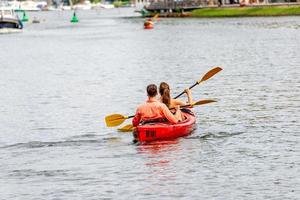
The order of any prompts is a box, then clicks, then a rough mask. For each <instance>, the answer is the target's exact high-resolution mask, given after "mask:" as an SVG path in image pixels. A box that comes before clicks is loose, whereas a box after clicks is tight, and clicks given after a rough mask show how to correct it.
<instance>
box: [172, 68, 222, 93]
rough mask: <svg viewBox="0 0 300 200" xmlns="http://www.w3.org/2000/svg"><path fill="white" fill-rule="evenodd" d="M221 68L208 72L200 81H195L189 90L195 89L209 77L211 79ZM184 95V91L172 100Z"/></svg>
mask: <svg viewBox="0 0 300 200" xmlns="http://www.w3.org/2000/svg"><path fill="white" fill-rule="evenodd" d="M221 70H222V68H221V67H215V68H213V69H211V70H209V71H208V72H207V73H206V74H205V75H204V76H203V77H202V79H201V80H200V81H197V82H196V83H195V84H194V85H192V86H191V87H189V89H192V88H193V87H195V86H196V85H198V84H199V83H201V82H203V81H206V80H208V79H210V78H211V77H213V76H214V75H215V74H216V73H218V72H219V71H221ZM184 93H185V91H183V92H181V93H180V94H179V95H177V96H176V97H175V98H174V99H177V98H178V97H180V96H181V95H183V94H184Z"/></svg>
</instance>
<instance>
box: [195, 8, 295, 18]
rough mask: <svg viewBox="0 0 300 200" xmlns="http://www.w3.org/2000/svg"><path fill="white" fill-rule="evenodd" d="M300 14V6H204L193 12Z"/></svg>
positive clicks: (197, 14)
mask: <svg viewBox="0 0 300 200" xmlns="http://www.w3.org/2000/svg"><path fill="white" fill-rule="evenodd" d="M285 15H300V7H297V6H295V7H291V6H290V7H255V8H253V7H239V8H204V9H197V10H194V11H193V12H192V16H193V17H240V16H245V17H247V16H285Z"/></svg>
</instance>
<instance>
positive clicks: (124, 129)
mask: <svg viewBox="0 0 300 200" xmlns="http://www.w3.org/2000/svg"><path fill="white" fill-rule="evenodd" d="M133 129H134V127H133V125H132V124H127V125H125V126H123V127H121V128H118V131H120V132H132V131H133Z"/></svg>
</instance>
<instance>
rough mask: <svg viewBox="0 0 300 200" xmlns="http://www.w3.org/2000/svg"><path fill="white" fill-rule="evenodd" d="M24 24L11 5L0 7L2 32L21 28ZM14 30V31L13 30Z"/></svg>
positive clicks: (0, 27) (0, 28)
mask: <svg viewBox="0 0 300 200" xmlns="http://www.w3.org/2000/svg"><path fill="white" fill-rule="evenodd" d="M21 29H23V24H22V22H21V20H20V19H19V16H18V15H17V14H16V13H15V11H14V10H13V9H11V8H10V7H1V8H0V30H1V31H2V32H7V31H12V30H21ZM12 32H14V31H12Z"/></svg>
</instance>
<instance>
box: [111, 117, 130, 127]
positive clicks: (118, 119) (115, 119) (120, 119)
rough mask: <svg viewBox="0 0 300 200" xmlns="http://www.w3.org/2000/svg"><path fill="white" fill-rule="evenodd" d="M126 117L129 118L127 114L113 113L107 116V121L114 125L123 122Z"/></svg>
mask: <svg viewBox="0 0 300 200" xmlns="http://www.w3.org/2000/svg"><path fill="white" fill-rule="evenodd" d="M126 119H128V117H127V116H123V115H120V114H112V115H109V116H106V117H105V123H106V126H108V127H114V126H118V125H120V124H122V123H123V122H124V120H126Z"/></svg>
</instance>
